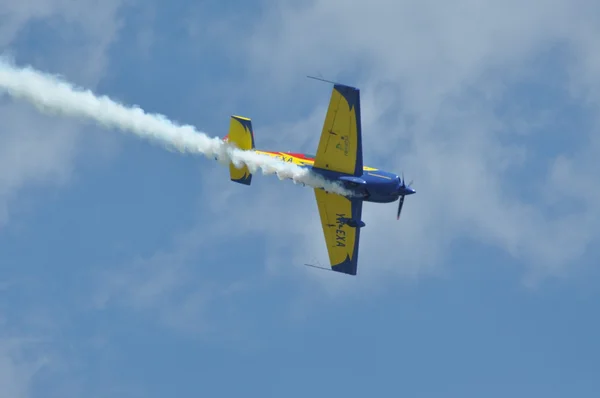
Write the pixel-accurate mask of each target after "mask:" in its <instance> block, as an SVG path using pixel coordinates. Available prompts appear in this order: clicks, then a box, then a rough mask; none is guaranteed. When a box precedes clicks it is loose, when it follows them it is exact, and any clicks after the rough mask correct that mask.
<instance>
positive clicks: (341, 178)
mask: <svg viewBox="0 0 600 398" xmlns="http://www.w3.org/2000/svg"><path fill="white" fill-rule="evenodd" d="M255 152H256V153H259V154H261V155H267V156H270V157H274V158H277V159H279V160H282V161H284V162H289V163H293V164H296V165H298V166H300V167H306V168H310V169H311V170H312V171H313V172H315V173H317V174H320V175H322V176H323V177H324V178H326V179H327V180H330V181H337V182H339V183H341V184H342V185H343V186H344V187H345V188H346V189H348V190H350V191H352V192H353V193H354V194H355V195H357V196H359V197H361V198H362V199H363V200H364V201H367V202H375V203H391V202H395V201H396V200H398V198H399V197H400V192H401V191H400V185H401V183H402V181H401V179H400V177H399V176H398V175H397V174H394V173H390V172H387V171H384V170H381V169H377V168H375V167H369V166H364V167H363V174H362V175H361V176H349V175H348V174H344V173H338V172H333V171H329V170H323V169H319V168H315V167H313V166H314V163H315V156H314V155H310V154H304V153H294V152H272V151H259V150H255Z"/></svg>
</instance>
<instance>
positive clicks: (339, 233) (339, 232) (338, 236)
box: [335, 213, 346, 247]
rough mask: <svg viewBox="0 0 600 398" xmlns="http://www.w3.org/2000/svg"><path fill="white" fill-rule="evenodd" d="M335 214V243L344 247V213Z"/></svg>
mask: <svg viewBox="0 0 600 398" xmlns="http://www.w3.org/2000/svg"><path fill="white" fill-rule="evenodd" d="M335 216H336V218H337V220H336V221H337V226H336V229H335V244H336V246H338V247H346V231H344V230H343V227H344V225H345V224H346V223H345V222H344V219H345V218H346V215H345V214H340V213H337V214H336V215H335Z"/></svg>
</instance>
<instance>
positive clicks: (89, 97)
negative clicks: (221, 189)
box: [0, 57, 352, 196]
mask: <svg viewBox="0 0 600 398" xmlns="http://www.w3.org/2000/svg"><path fill="white" fill-rule="evenodd" d="M0 89H4V90H5V91H6V92H7V93H8V94H10V95H11V96H12V97H14V98H19V99H24V100H27V101H29V102H30V103H31V104H33V105H34V106H35V107H36V108H38V109H39V110H40V111H42V112H44V113H47V114H58V115H65V116H71V117H80V118H87V119H92V120H94V121H96V122H97V123H99V124H100V125H103V126H106V127H112V128H117V129H119V130H122V131H129V132H132V133H134V134H136V135H137V136H139V137H142V138H146V139H150V140H153V141H157V142H160V143H162V144H163V145H165V146H167V147H168V148H172V149H176V150H179V151H181V152H188V153H192V154H203V155H205V156H206V157H208V158H215V157H216V158H217V159H218V160H219V161H220V162H221V163H223V164H229V162H233V163H234V164H235V165H236V166H237V167H239V166H241V165H243V164H245V165H247V166H248V169H249V170H250V171H251V172H252V173H255V172H256V171H257V170H258V169H260V170H261V171H262V172H263V174H273V173H275V174H277V176H278V177H279V178H280V179H288V178H289V179H292V180H293V181H294V182H295V183H304V184H306V185H309V186H311V187H314V188H323V189H325V190H327V191H330V192H335V193H338V194H340V195H345V196H351V195H352V194H351V193H350V192H349V191H347V190H345V189H344V188H343V187H342V186H341V185H340V184H338V183H334V182H331V181H327V180H325V179H324V178H323V177H321V176H319V175H317V174H316V173H313V172H311V171H310V170H308V169H305V168H301V167H299V166H297V165H294V164H291V163H287V162H283V161H280V160H278V159H275V158H271V157H268V156H265V155H260V154H257V153H255V152H252V151H243V150H240V149H238V148H236V147H233V146H232V145H230V144H228V143H226V142H224V141H223V140H221V139H219V138H211V137H209V136H207V135H206V134H204V133H202V132H200V131H197V130H196V129H195V128H194V127H193V126H190V125H183V126H182V125H178V124H176V123H174V122H172V121H170V120H169V119H167V118H166V117H165V116H163V115H159V114H149V113H146V112H144V110H143V109H141V108H140V107H137V106H133V107H127V106H124V105H122V104H119V103H117V102H115V101H114V100H112V99H110V98H108V97H106V96H96V95H95V94H94V93H93V92H92V91H90V90H84V89H79V88H76V87H75V86H73V85H72V84H70V83H68V82H66V81H64V80H61V79H60V78H59V77H58V76H53V75H50V74H47V73H43V72H40V71H37V70H35V69H33V68H31V67H23V68H20V67H16V66H14V65H13V64H12V62H11V61H10V60H8V59H6V58H5V57H0Z"/></svg>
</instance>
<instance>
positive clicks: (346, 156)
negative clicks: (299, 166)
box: [315, 84, 363, 176]
mask: <svg viewBox="0 0 600 398" xmlns="http://www.w3.org/2000/svg"><path fill="white" fill-rule="evenodd" d="M315 167H318V168H321V169H325V170H331V171H337V172H340V173H345V174H351V175H355V176H360V175H362V174H363V156H362V132H361V120H360V92H359V90H358V89H356V88H354V87H348V86H344V85H341V84H335V85H334V86H333V91H332V93H331V99H330V101H329V107H328V108H327V115H326V116H325V122H324V124H323V130H322V131H321V139H320V141H319V147H318V148H317V155H316V156H315Z"/></svg>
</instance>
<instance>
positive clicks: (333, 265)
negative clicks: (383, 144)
mask: <svg viewBox="0 0 600 398" xmlns="http://www.w3.org/2000/svg"><path fill="white" fill-rule="evenodd" d="M309 77H310V76H309ZM319 80H322V79H319ZM330 83H333V82H330ZM223 140H224V141H226V142H229V143H232V144H234V145H235V146H237V147H238V148H239V149H242V150H249V151H254V152H255V153H258V154H262V155H267V156H270V157H274V158H277V159H279V160H282V161H284V162H290V163H293V164H296V165H298V166H300V167H306V168H309V169H311V170H312V171H313V172H314V173H316V174H319V175H321V176H322V177H324V178H325V179H327V180H329V181H334V182H335V181H337V182H339V183H341V185H342V186H343V187H344V188H345V189H346V190H348V191H350V192H352V196H351V197H346V196H342V195H339V194H336V193H331V192H327V191H325V190H324V189H321V188H315V189H314V193H315V198H316V201H317V207H318V210H319V216H320V218H321V226H322V228H323V234H324V237H325V243H326V245H327V252H328V255H329V261H330V268H326V269H330V270H332V271H336V272H340V273H343V274H348V275H356V274H357V268H358V248H359V240H360V229H361V228H362V227H364V226H365V223H364V222H363V221H362V220H361V218H362V206H363V202H373V203H392V202H395V201H396V200H398V201H399V202H398V212H397V219H400V213H401V212H402V206H403V205H404V198H405V196H408V195H412V194H414V193H416V191H415V190H414V189H413V188H411V186H410V185H411V184H410V183H409V184H406V181H405V180H404V176H402V178H400V177H399V176H398V175H397V174H395V173H391V172H387V171H384V170H381V169H378V168H375V167H370V166H365V165H363V151H362V128H361V112H360V90H359V89H357V88H355V87H351V86H348V85H344V84H340V83H333V89H332V93H331V98H330V101H329V106H328V108H327V113H326V116H325V121H324V123H323V128H322V131H321V137H320V140H319V145H318V147H317V153H316V155H312V154H305V153H295V152H275V151H264V150H258V149H256V148H255V144H254V131H253V129H252V121H251V119H250V118H247V117H242V116H236V115H232V116H231V119H230V125H229V132H228V134H227V135H226V136H225V137H224V138H223ZM229 173H230V178H231V181H233V182H237V183H239V184H244V185H250V184H251V182H252V173H251V172H250V170H249V169H248V167H247V166H246V165H242V166H241V167H240V168H238V167H236V166H235V165H234V164H233V163H230V164H229ZM306 265H310V264H306ZM317 268H320V267H317Z"/></svg>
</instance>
